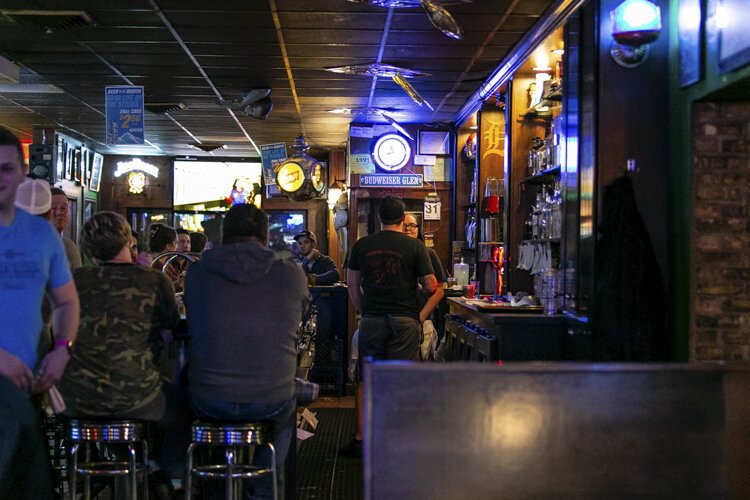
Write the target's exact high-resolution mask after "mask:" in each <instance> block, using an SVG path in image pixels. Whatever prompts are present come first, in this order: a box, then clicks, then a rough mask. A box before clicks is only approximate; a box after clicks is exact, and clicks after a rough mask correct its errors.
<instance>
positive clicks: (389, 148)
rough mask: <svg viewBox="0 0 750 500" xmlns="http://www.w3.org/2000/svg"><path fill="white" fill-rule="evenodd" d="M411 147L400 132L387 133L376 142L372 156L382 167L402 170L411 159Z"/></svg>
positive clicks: (390, 169) (389, 169)
mask: <svg viewBox="0 0 750 500" xmlns="http://www.w3.org/2000/svg"><path fill="white" fill-rule="evenodd" d="M410 156H411V147H409V143H408V142H407V141H406V139H404V138H403V137H402V136H400V135H398V134H385V135H382V136H380V138H379V139H378V140H377V141H376V142H375V147H374V148H373V150H372V158H373V160H375V163H376V164H377V165H378V166H379V167H380V168H382V169H384V170H388V171H391V172H393V171H396V170H400V169H401V168H403V167H404V165H406V164H407V163H408V161H409V157H410Z"/></svg>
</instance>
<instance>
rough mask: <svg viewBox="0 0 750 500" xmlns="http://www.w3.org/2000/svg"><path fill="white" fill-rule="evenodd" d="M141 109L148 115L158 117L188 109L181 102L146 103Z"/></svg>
mask: <svg viewBox="0 0 750 500" xmlns="http://www.w3.org/2000/svg"><path fill="white" fill-rule="evenodd" d="M143 107H144V108H145V109H146V111H148V112H149V113H155V114H158V115H163V114H165V113H174V112H175V111H180V110H183V109H188V107H187V106H186V105H185V104H183V103H181V102H147V103H145V104H144V105H143Z"/></svg>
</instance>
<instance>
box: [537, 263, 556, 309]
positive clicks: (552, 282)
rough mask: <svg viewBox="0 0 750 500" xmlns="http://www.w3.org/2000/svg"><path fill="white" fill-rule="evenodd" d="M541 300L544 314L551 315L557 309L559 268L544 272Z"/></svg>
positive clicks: (540, 293) (540, 292)
mask: <svg viewBox="0 0 750 500" xmlns="http://www.w3.org/2000/svg"><path fill="white" fill-rule="evenodd" d="M540 288H541V290H540V291H539V302H540V303H541V304H542V311H543V312H544V314H546V315H548V316H551V315H553V314H555V312H556V311H557V269H547V270H546V271H544V273H542V279H541V287H540Z"/></svg>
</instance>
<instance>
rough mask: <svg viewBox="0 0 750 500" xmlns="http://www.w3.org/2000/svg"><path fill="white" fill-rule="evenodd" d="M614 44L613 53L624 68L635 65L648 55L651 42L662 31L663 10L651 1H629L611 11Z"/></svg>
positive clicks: (611, 50)
mask: <svg viewBox="0 0 750 500" xmlns="http://www.w3.org/2000/svg"><path fill="white" fill-rule="evenodd" d="M609 17H610V19H611V20H612V39H613V40H612V45H611V47H610V50H609V53H610V54H611V55H612V58H613V59H614V60H615V62H616V63H617V64H619V65H620V66H622V67H623V68H635V67H637V66H640V65H641V64H643V62H644V61H645V60H646V57H648V52H649V49H648V44H649V43H652V42H654V41H656V39H657V38H659V34H660V33H661V9H660V8H659V6H658V5H656V4H654V3H653V2H650V1H649V0H625V1H624V2H622V3H621V4H620V5H618V6H617V7H616V8H615V9H614V10H613V11H612V12H610V13H609Z"/></svg>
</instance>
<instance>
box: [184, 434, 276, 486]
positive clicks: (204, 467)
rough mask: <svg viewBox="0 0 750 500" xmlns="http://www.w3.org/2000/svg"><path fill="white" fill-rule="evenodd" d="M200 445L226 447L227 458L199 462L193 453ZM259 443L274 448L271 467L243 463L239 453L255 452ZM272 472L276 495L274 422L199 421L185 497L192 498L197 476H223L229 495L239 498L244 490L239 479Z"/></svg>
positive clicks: (188, 468)
mask: <svg viewBox="0 0 750 500" xmlns="http://www.w3.org/2000/svg"><path fill="white" fill-rule="evenodd" d="M198 446H212V447H219V446H221V447H224V462H223V463H212V464H201V465H195V464H194V459H193V455H194V452H195V449H196V448H197V447H198ZM256 446H265V447H267V448H268V449H269V450H270V451H271V465H270V467H260V466H256V465H252V464H247V463H239V460H238V455H239V454H241V453H243V452H249V453H250V456H252V455H253V454H254V453H253V452H254V451H255V447H256ZM268 475H271V479H272V481H273V498H274V499H277V498H278V492H277V490H276V450H275V449H274V447H273V444H272V443H271V424H268V423H258V422H248V423H238V424H226V425H223V424H215V423H205V422H197V423H195V424H193V439H192V442H191V443H190V446H189V447H188V451H187V470H186V484H185V499H186V500H191V497H192V489H193V477H198V478H202V479H223V480H224V481H225V485H226V490H225V491H226V499H227V500H235V498H237V495H238V494H239V492H240V484H239V482H241V481H243V480H247V479H257V478H260V477H265V476H268Z"/></svg>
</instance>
